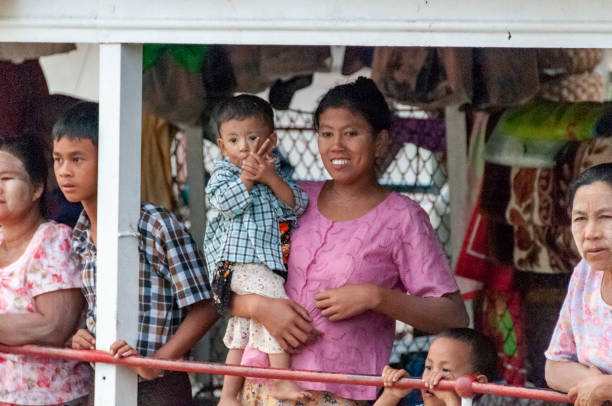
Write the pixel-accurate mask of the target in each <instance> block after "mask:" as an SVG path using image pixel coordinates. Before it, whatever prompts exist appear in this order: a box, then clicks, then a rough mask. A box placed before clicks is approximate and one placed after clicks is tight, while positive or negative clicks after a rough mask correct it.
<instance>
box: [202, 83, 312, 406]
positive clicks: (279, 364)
mask: <svg viewBox="0 0 612 406" xmlns="http://www.w3.org/2000/svg"><path fill="white" fill-rule="evenodd" d="M217 128H218V131H219V137H218V139H217V144H218V146H219V148H220V149H221V152H222V153H223V156H224V159H223V160H219V161H216V162H215V166H214V168H213V171H212V174H211V178H210V180H209V182H208V185H207V186H206V198H207V202H208V204H209V207H211V208H213V209H216V210H214V212H213V217H212V219H210V221H209V222H208V226H207V229H206V235H205V243H204V251H205V255H206V262H207V264H208V267H209V270H210V271H212V272H213V275H212V277H211V280H212V289H213V299H214V301H215V304H216V305H217V308H218V309H219V311H220V312H225V311H227V309H228V306H229V304H230V300H231V295H232V293H235V294H239V295H245V294H258V295H264V296H268V297H274V298H279V297H282V298H286V297H287V295H286V294H285V290H284V286H283V285H284V282H285V279H286V276H287V270H286V261H287V255H288V252H289V246H288V243H289V240H288V232H289V229H290V227H291V224H292V223H293V222H294V221H295V220H296V218H297V216H299V215H300V214H302V212H303V211H304V210H305V208H306V205H307V197H306V194H305V193H304V192H303V191H302V190H301V189H299V188H298V187H297V186H296V185H295V184H294V183H293V182H292V181H291V180H289V178H288V177H286V176H283V175H282V174H281V173H280V165H279V162H278V160H277V159H276V157H275V146H276V134H275V133H274V113H273V111H272V108H271V107H270V105H269V104H268V103H267V102H266V101H265V100H263V99H261V98H259V97H257V96H253V95H246V94H245V95H240V96H236V97H233V98H231V99H229V100H227V101H225V102H223V103H222V104H221V105H220V106H219V109H218V112H217ZM223 342H224V344H225V345H226V346H227V347H228V349H229V352H228V355H227V359H226V362H227V363H228V364H240V361H241V358H242V352H243V350H244V348H245V347H246V345H250V346H251V347H254V348H257V349H258V350H260V351H262V352H264V353H267V354H268V356H269V358H270V365H271V366H272V367H273V368H289V367H290V356H289V354H287V353H285V352H283V350H282V349H281V347H280V345H279V344H278V342H276V340H275V339H274V338H273V337H272V336H271V335H270V334H269V332H268V331H267V330H266V329H265V328H264V327H263V326H262V325H261V324H259V323H258V322H257V321H255V320H249V319H245V318H240V317H232V318H231V319H230V320H229V322H228V326H227V330H226V333H225V337H224V338H223ZM241 386H242V377H239V376H229V375H227V376H226V377H225V380H224V383H223V390H222V392H221V398H220V402H219V404H220V405H224V406H227V405H239V404H240V403H239V401H238V399H237V395H238V392H239V391H240V388H241ZM272 388H273V391H274V393H273V396H275V397H276V398H278V399H291V400H298V401H304V400H307V399H308V398H309V396H310V395H309V393H308V392H307V391H304V390H302V389H301V388H300V387H299V386H298V385H297V384H296V383H295V382H293V381H284V380H277V381H275V383H274V384H273V385H272Z"/></svg>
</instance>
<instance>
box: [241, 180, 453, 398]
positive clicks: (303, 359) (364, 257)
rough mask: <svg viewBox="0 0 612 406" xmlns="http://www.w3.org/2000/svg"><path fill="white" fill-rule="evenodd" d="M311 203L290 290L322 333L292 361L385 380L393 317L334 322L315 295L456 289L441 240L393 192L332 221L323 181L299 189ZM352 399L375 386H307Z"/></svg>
mask: <svg viewBox="0 0 612 406" xmlns="http://www.w3.org/2000/svg"><path fill="white" fill-rule="evenodd" d="M300 186H301V187H302V188H303V190H304V191H305V192H306V194H307V195H308V200H309V206H308V208H307V209H306V212H305V213H304V214H303V215H302V216H301V217H300V218H299V219H298V225H297V228H296V229H295V230H294V231H293V232H292V234H291V253H290V255H289V276H288V279H287V282H286V284H285V290H286V291H287V294H288V295H289V297H290V298H292V299H293V300H295V301H296V302H298V303H299V304H301V305H302V306H304V307H305V308H306V310H308V312H309V313H310V315H311V316H312V318H313V324H314V327H315V328H317V329H319V330H321V331H322V332H323V333H324V335H323V336H322V337H321V338H320V339H319V340H318V341H317V342H316V343H314V344H312V345H310V346H308V347H306V348H304V349H303V350H302V351H301V352H300V353H299V354H296V355H293V356H292V357H291V367H292V368H294V369H309V370H315V371H330V372H343V373H348V374H350V373H356V374H369V375H380V374H381V373H382V370H383V367H384V366H385V365H386V364H387V363H388V362H389V357H390V355H391V347H392V345H393V337H394V332H395V320H392V319H390V318H388V317H386V316H384V315H382V314H380V313H377V312H373V311H368V312H365V313H362V314H360V315H358V316H355V317H352V318H350V319H348V320H343V321H337V322H332V321H329V320H328V319H327V318H326V317H324V316H323V315H321V312H320V311H319V309H318V308H317V307H316V306H315V299H314V297H315V295H316V293H317V292H319V291H321V290H324V289H330V288H336V287H340V286H343V285H350V284H363V283H373V284H376V285H378V286H382V287H385V288H388V289H397V290H401V291H404V292H407V293H409V294H411V295H415V296H420V297H424V296H442V295H443V294H445V293H450V292H454V291H456V290H457V284H456V283H455V279H454V278H453V275H452V273H451V271H450V268H449V266H448V263H447V260H446V256H445V255H444V253H443V251H442V248H441V247H440V243H439V242H438V239H437V237H436V234H435V233H434V231H433V229H432V227H431V224H430V222H429V218H428V216H427V214H426V213H425V211H424V210H423V209H422V208H421V207H420V206H419V205H418V204H417V203H415V202H414V201H412V200H411V199H409V198H408V197H405V196H402V195H400V194H397V193H391V194H390V195H389V196H388V197H387V198H386V199H385V200H384V201H383V202H382V203H380V204H379V205H378V206H377V207H375V208H374V209H372V210H371V211H370V212H368V213H367V214H365V215H364V216H362V217H360V218H358V219H356V220H351V221H344V222H333V221H331V220H329V219H327V218H326V217H324V216H323V215H322V214H321V213H320V212H319V209H318V206H317V199H318V197H319V193H320V191H321V188H322V186H323V182H303V183H301V184H300ZM266 362H267V357H265V354H264V355H263V356H262V355H261V353H258V352H257V350H254V349H251V348H247V350H246V352H245V357H244V358H243V363H245V364H247V365H265V363H266ZM301 385H302V387H303V388H305V389H309V390H325V391H329V392H332V393H334V394H335V395H337V396H340V397H343V398H347V399H354V400H371V399H375V398H376V391H377V388H376V387H372V386H355V385H339V384H333V383H319V382H303V383H301Z"/></svg>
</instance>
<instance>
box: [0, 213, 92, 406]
mask: <svg viewBox="0 0 612 406" xmlns="http://www.w3.org/2000/svg"><path fill="white" fill-rule="evenodd" d="M1 243H2V230H1V229H0V244H1ZM80 287H81V279H80V276H79V271H78V269H77V268H76V266H75V264H74V262H72V261H71V260H70V228H69V227H67V226H65V225H61V224H57V223H55V222H48V223H44V224H42V225H40V227H39V228H38V230H37V231H36V233H35V234H34V237H33V238H32V240H31V241H30V244H29V245H28V247H27V248H26V250H25V252H24V253H23V255H22V256H21V257H20V258H19V259H18V260H17V261H15V262H14V263H12V264H11V265H8V266H6V267H0V314H4V313H13V314H14V313H28V312H35V311H36V302H35V300H34V299H35V297H36V296H38V295H40V294H43V293H47V292H53V291H56V290H61V289H71V288H80ZM88 393H89V366H87V365H86V364H83V363H79V362H77V361H69V360H61V359H56V358H49V357H30V356H25V355H13V354H0V402H6V403H15V404H26V405H51V404H52V405H55V404H58V403H64V402H68V401H70V400H73V399H76V398H78V397H81V396H85V395H87V394H88Z"/></svg>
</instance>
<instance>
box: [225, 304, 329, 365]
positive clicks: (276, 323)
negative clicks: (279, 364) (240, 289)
mask: <svg viewBox="0 0 612 406" xmlns="http://www.w3.org/2000/svg"><path fill="white" fill-rule="evenodd" d="M232 314H233V315H234V316H237V317H245V318H252V319H255V320H257V321H258V322H259V323H261V324H263V326H264V327H265V328H266V329H267V330H268V332H269V333H270V334H271V335H272V337H274V339H275V340H276V341H277V342H278V343H279V345H280V346H281V348H282V349H283V351H285V352H287V353H289V354H292V353H295V352H297V351H298V350H299V348H300V347H301V346H303V345H307V344H310V343H312V342H314V341H316V340H317V339H318V338H319V337H320V336H321V334H322V333H321V332H320V331H318V330H317V329H315V328H314V327H313V326H312V319H311V317H310V315H309V314H308V312H307V311H306V309H304V308H303V307H302V306H300V305H299V304H297V303H296V302H294V301H293V300H290V299H275V298H269V297H264V296H259V295H234V297H233V299H232Z"/></svg>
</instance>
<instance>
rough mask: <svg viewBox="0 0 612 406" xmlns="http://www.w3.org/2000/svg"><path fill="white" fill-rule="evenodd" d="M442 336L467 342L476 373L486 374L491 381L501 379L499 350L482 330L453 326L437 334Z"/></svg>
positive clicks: (438, 336)
mask: <svg viewBox="0 0 612 406" xmlns="http://www.w3.org/2000/svg"><path fill="white" fill-rule="evenodd" d="M440 337H446V338H451V339H453V340H457V341H460V342H462V343H465V344H467V345H468V346H469V347H470V349H471V355H470V358H471V359H472V368H473V370H474V373H478V374H482V375H484V376H486V377H487V379H488V380H489V381H496V380H498V379H499V366H498V358H497V350H496V349H495V345H494V344H493V342H492V341H491V340H490V339H489V338H488V337H487V336H485V335H484V334H482V333H481V332H480V331H476V330H474V329H471V328H451V329H448V330H445V331H443V332H442V333H440V334H439V335H437V336H436V338H440Z"/></svg>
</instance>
